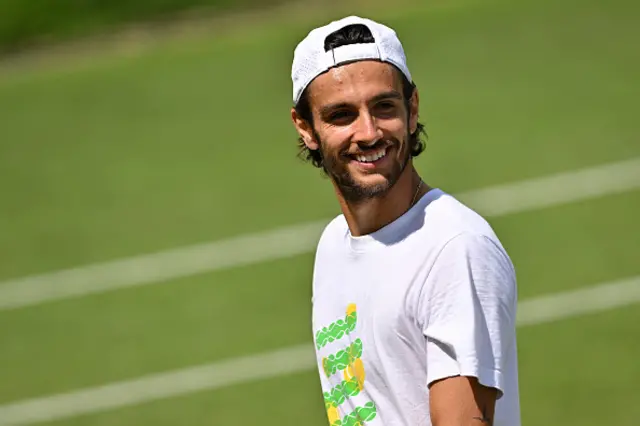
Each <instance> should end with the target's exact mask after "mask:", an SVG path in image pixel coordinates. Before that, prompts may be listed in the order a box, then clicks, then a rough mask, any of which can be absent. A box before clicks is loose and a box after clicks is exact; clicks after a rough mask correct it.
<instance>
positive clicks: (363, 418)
mask: <svg viewBox="0 0 640 426" xmlns="http://www.w3.org/2000/svg"><path fill="white" fill-rule="evenodd" d="M376 414H377V412H376V405H375V404H374V403H373V402H367V403H366V404H364V407H357V408H356V409H355V410H353V411H352V412H351V414H349V415H347V416H345V417H344V418H343V419H342V420H336V421H335V422H333V423H332V424H331V426H363V425H364V422H369V421H371V420H373V419H375V417H376Z"/></svg>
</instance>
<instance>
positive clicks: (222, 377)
mask: <svg viewBox="0 0 640 426" xmlns="http://www.w3.org/2000/svg"><path fill="white" fill-rule="evenodd" d="M637 302H640V276H636V277H632V278H628V279H624V280H620V281H615V282H609V283H604V284H600V285H597V286H593V287H587V288H584V289H581V290H574V291H569V292H565V293H557V294H553V295H549V296H542V297H537V298H533V299H529V300H525V301H523V302H520V303H519V305H518V326H520V327H522V326H526V325H534V324H542V323H546V322H553V321H557V320H561V319H564V318H570V317H575V316H579V315H584V314H589V313H593V312H600V311H605V310H608V309H613V308H616V307H620V306H625V305H630V304H633V303H637ZM315 368H316V360H315V355H314V349H313V346H312V345H310V344H305V345H297V346H292V347H289V348H285V349H281V350H278V351H273V352H267V353H263V354H258V355H252V356H245V357H241V358H235V359H231V360H227V361H219V362H214V363H211V364H207V365H202V366H198V367H191V368H185V369H181V370H174V371H171V372H168V373H160V374H153V375H149V376H144V377H141V378H138V379H134V380H128V381H122V382H116V383H112V384H108V385H104V386H98V387H94V388H87V389H82V390H78V391H74V392H69V393H65V394H58V395H53V396H46V397H42V398H35V399H29V400H23V401H17V402H14V403H10V404H7V405H2V406H0V426H21V425H29V424H33V423H38V422H44V421H54V420H60V419H65V418H70V417H77V416H81V415H85V414H93V413H99V412H104V411H109V410H113V409H117V408H122V407H130V406H135V405H139V404H143V403H147V402H151V401H157V400H160V399H166V398H172V397H177V396H183V395H186V394H190V393H194V392H201V391H207V390H208V391H210V390H214V389H220V388H224V387H227V386H232V385H237V384H241V383H247V382H251V381H255V380H261V379H267V378H274V377H279V376H283V375H287V374H293V373H298V372H302V371H312V370H313V369H315Z"/></svg>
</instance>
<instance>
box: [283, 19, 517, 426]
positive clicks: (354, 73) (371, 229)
mask: <svg viewBox="0 0 640 426" xmlns="http://www.w3.org/2000/svg"><path fill="white" fill-rule="evenodd" d="M292 80H293V101H294V108H293V109H292V111H291V115H292V120H293V123H294V125H295V128H296V130H297V132H298V134H299V136H300V140H299V143H300V148H301V154H302V155H303V156H305V157H306V158H307V159H308V160H309V161H311V162H312V163H313V164H314V165H315V166H317V167H320V168H322V169H323V170H324V172H326V174H327V175H328V176H329V178H330V180H331V182H332V184H333V187H334V189H335V193H336V196H337V199H338V202H339V205H340V208H341V210H342V214H341V215H339V216H338V217H336V218H335V219H334V220H333V221H331V223H329V224H328V225H327V227H326V228H325V229H324V231H323V233H322V236H321V238H320V241H319V243H318V247H317V252H316V259H315V266H314V272H313V298H312V303H313V321H312V322H313V331H314V343H315V347H316V351H317V359H318V370H319V373H320V380H321V385H322V390H323V394H324V400H325V406H326V410H327V415H328V417H329V423H330V424H331V425H333V426H337V425H341V426H345V425H350V426H351V425H363V424H365V425H372V426H374V425H384V426H391V425H403V426H421V425H436V426H485V425H495V426H519V425H520V408H519V394H518V366H517V350H516V336H515V318H516V299H517V291H516V278H515V272H514V268H513V265H512V263H511V260H510V259H509V257H508V255H507V253H506V252H505V250H504V248H503V247H502V245H501V244H500V241H499V240H498V238H497V237H496V235H495V234H494V232H493V230H492V228H491V227H490V225H489V224H488V223H487V222H486V221H485V220H484V219H483V218H481V217H480V216H479V215H478V214H476V213H475V212H474V211H472V210H471V209H469V208H468V207H466V206H464V205H463V204H461V203H460V202H458V201H457V200H456V199H455V198H453V197H452V196H451V195H449V194H447V193H445V192H444V191H442V190H440V189H438V188H431V187H429V186H428V185H427V184H426V183H424V182H423V180H422V179H421V177H420V176H419V174H418V172H417V171H416V169H415V168H414V166H413V162H412V159H413V158H414V157H415V156H417V155H419V154H420V153H421V152H422V151H423V148H424V145H423V142H422V141H421V140H420V133H421V132H422V130H423V128H422V125H421V124H420V123H419V122H418V109H419V97H418V91H417V88H416V86H415V84H414V83H413V80H412V77H411V74H410V72H409V69H408V67H407V63H406V58H405V54H404V51H403V48H402V45H401V43H400V41H399V40H398V38H397V36H396V33H395V31H393V30H392V29H390V28H388V27H386V26H384V25H382V24H379V23H376V22H373V21H371V20H368V19H362V18H359V17H347V18H344V19H342V20H339V21H334V22H331V23H330V24H328V25H326V26H323V27H321V28H317V29H315V30H313V31H311V32H310V33H309V34H308V36H307V37H306V38H305V39H304V40H302V41H301V42H300V44H299V45H298V46H297V47H296V49H295V53H294V59H293V66H292Z"/></svg>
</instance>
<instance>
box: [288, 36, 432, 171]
mask: <svg viewBox="0 0 640 426" xmlns="http://www.w3.org/2000/svg"><path fill="white" fill-rule="evenodd" d="M373 42H374V38H373V35H372V34H371V31H370V30H369V28H367V27H366V26H365V25H362V24H355V25H347V26H346V27H344V28H341V29H340V30H338V31H335V32H333V33H332V34H329V35H328V36H327V38H326V39H325V43H324V48H325V50H326V51H329V50H331V49H335V48H336V47H340V46H345V45H348V44H355V43H373ZM396 71H397V72H398V74H400V75H401V76H402V94H403V96H404V103H405V107H406V108H407V114H410V110H411V108H410V102H411V97H412V96H413V92H414V91H415V90H416V85H415V84H414V83H412V82H410V81H409V80H408V79H407V77H406V76H405V75H404V74H403V73H402V72H400V70H397V69H396ZM294 108H295V110H296V113H297V115H298V116H299V117H300V118H302V119H303V120H305V121H307V122H308V123H309V124H310V125H311V127H312V129H313V115H312V113H311V105H310V103H309V95H308V87H307V88H306V89H305V90H304V91H303V92H302V95H301V96H300V100H299V101H298V103H297V105H295V106H294ZM421 134H423V135H425V137H426V136H427V133H426V131H425V127H424V125H423V124H422V123H418V125H417V127H416V131H415V132H413V133H412V134H411V135H409V149H410V152H411V156H412V157H417V156H418V155H420V154H421V153H422V151H424V149H425V146H426V145H425V142H424V141H422V140H421V139H420V135H421ZM314 135H315V136H316V138H317V134H316V133H315V130H314ZM298 149H299V152H298V157H300V158H302V159H303V160H305V161H308V162H310V163H311V164H313V165H314V166H315V167H317V168H324V164H323V159H322V152H321V151H320V150H319V149H318V150H311V149H309V148H308V147H307V145H306V144H305V143H304V140H303V139H302V137H299V138H298Z"/></svg>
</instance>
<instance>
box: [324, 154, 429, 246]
mask: <svg viewBox="0 0 640 426" xmlns="http://www.w3.org/2000/svg"><path fill="white" fill-rule="evenodd" d="M421 181H422V180H421V178H420V175H418V172H417V171H416V170H415V168H414V167H413V165H412V163H411V162H410V163H409V164H407V167H406V168H405V170H404V171H403V172H402V175H400V178H399V179H398V181H397V182H396V184H395V185H394V186H393V187H392V188H391V189H390V190H389V191H388V192H387V193H386V194H384V195H383V196H381V197H376V198H372V199H370V200H366V201H363V202H358V203H352V202H349V201H347V200H345V199H344V197H343V196H342V195H341V194H340V192H339V191H338V190H336V193H337V195H338V202H339V203H340V208H341V210H342V213H343V214H344V216H345V219H346V220H347V224H348V225H349V230H350V231H351V235H353V236H361V235H366V234H370V233H372V232H375V231H377V230H379V229H380V228H383V227H384V226H386V225H388V224H389V223H391V222H393V221H394V220H396V219H397V218H399V217H400V216H402V215H403V214H404V213H406V212H407V210H409V209H410V208H411V207H412V206H413V204H414V197H415V202H417V200H419V199H420V197H422V195H424V194H425V193H426V192H427V191H429V189H430V188H429V187H428V186H427V185H426V184H425V183H423V184H422V186H421V187H420V189H419V191H417V192H416V190H417V189H418V186H419V185H420V182H421Z"/></svg>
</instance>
